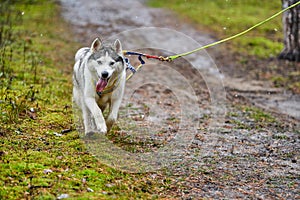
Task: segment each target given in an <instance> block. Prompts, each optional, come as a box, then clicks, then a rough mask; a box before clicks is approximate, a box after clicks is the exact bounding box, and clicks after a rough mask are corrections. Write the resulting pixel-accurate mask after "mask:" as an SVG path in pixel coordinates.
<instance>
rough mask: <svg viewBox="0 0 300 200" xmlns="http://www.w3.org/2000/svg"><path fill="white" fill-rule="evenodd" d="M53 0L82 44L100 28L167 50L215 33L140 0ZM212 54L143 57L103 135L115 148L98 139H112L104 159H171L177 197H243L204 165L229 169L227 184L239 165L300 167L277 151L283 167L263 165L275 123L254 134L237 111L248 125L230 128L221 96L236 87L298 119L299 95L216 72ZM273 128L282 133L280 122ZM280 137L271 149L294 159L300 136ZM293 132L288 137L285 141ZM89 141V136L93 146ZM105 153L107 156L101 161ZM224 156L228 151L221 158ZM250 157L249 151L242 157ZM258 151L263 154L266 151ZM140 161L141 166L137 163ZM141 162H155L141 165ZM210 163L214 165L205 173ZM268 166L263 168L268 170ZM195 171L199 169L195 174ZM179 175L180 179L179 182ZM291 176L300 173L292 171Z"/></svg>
mask: <svg viewBox="0 0 300 200" xmlns="http://www.w3.org/2000/svg"><path fill="white" fill-rule="evenodd" d="M60 2H61V5H62V8H63V9H62V15H63V17H64V18H65V19H66V20H67V21H68V22H70V23H71V24H72V25H73V26H72V27H73V31H74V32H75V35H76V38H75V39H76V40H77V41H79V42H81V43H82V45H83V46H89V45H90V43H91V41H93V39H94V38H95V37H99V36H100V37H101V38H102V39H104V40H107V41H114V40H115V39H116V38H118V39H120V41H121V43H122V46H123V49H126V50H135V51H140V52H144V53H149V54H155V55H164V56H167V55H173V54H177V53H182V52H185V51H189V50H192V49H195V48H197V47H199V46H202V45H205V44H209V43H211V42H213V41H214V38H211V37H210V36H209V35H207V34H204V33H202V32H201V31H199V30H196V29H194V28H193V27H192V26H191V25H188V24H184V23H182V22H180V20H178V19H177V18H176V16H174V15H173V14H172V13H169V12H167V11H165V10H161V9H152V8H148V7H147V6H145V4H144V1H137V0H126V3H120V1H118V0H110V1H95V0H60ZM124 2H125V1H124ZM212 57H213V56H210V55H209V54H208V53H207V52H206V51H201V52H197V53H195V54H192V55H190V56H187V57H184V58H180V59H178V60H176V61H175V62H172V63H164V62H160V61H155V60H147V59H145V61H146V64H145V65H144V67H143V68H142V70H141V71H139V72H137V73H136V75H135V76H134V77H133V78H132V79H131V80H129V81H128V82H127V83H126V91H125V96H124V100H123V103H122V107H121V109H120V112H119V114H120V116H119V121H118V123H117V128H116V131H115V134H116V135H109V140H110V142H111V141H113V143H114V145H116V146H117V147H116V148H114V150H113V151H110V152H109V151H107V150H105V148H104V147H107V148H109V147H110V146H109V145H112V144H111V143H109V145H108V146H107V144H105V142H107V141H106V140H105V142H103V148H104V149H103V150H102V151H101V152H98V153H101V154H102V155H101V159H104V163H106V164H108V165H110V166H114V167H117V168H120V169H123V170H127V171H131V172H140V171H141V170H146V171H147V170H148V171H155V170H156V169H159V168H161V167H168V168H173V170H174V171H175V172H174V173H175V174H177V175H176V176H177V178H178V180H177V178H174V179H175V180H177V181H175V182H176V183H178V184H179V185H184V188H186V189H185V191H188V192H187V193H186V194H184V195H183V196H184V197H196V198H197V197H198V196H199V195H200V194H202V195H201V196H202V197H208V198H220V197H221V196H220V194H221V193H222V194H223V195H225V196H227V197H231V198H243V197H247V194H241V193H240V192H239V189H238V188H236V187H231V186H229V185H227V186H225V187H223V186H222V185H221V183H218V181H215V182H213V181H209V180H211V179H210V178H209V176H210V174H211V173H214V174H215V175H216V176H220V177H221V176H222V177H223V176H224V174H227V175H228V176H230V177H231V176H233V178H232V179H230V180H227V181H229V182H230V184H235V183H236V182H238V181H239V179H241V177H239V176H240V175H241V174H239V173H243V174H244V175H245V176H249V177H250V176H253V177H254V176H256V175H253V174H251V173H253V172H254V171H256V172H257V173H258V174H260V175H261V177H255V181H257V182H258V181H260V180H261V179H267V178H268V177H271V175H269V174H272V176H276V177H275V179H276V178H277V177H279V175H278V174H279V173H277V171H278V170H282V171H281V172H280V173H285V172H288V173H290V174H292V175H291V177H293V176H296V175H297V174H298V175H299V167H297V166H295V163H294V161H292V160H290V161H286V162H285V165H284V166H282V165H281V164H279V163H280V162H281V160H282V159H283V158H282V157H280V156H281V155H279V153H278V154H276V155H275V153H274V155H273V154H272V155H273V157H272V158H271V159H272V160H273V161H274V163H277V164H278V165H280V166H276V167H275V166H274V167H270V166H269V164H268V163H267V161H266V162H264V163H263V164H264V165H261V166H258V165H256V163H257V162H263V161H261V160H260V158H259V157H257V155H259V154H264V152H265V151H267V150H266V148H267V147H266V146H268V145H269V146H270V145H271V146H272V145H275V146H276V145H277V144H278V143H277V140H276V137H274V136H273V135H272V134H270V133H271V132H273V130H272V127H271V130H266V129H261V130H259V131H258V132H259V133H257V132H256V130H254V129H251V126H252V124H253V122H252V121H247V120H248V118H242V119H239V120H241V121H243V120H244V123H245V124H247V126H248V125H249V124H250V125H249V127H250V128H249V129H246V130H238V129H237V130H232V127H233V126H235V125H234V124H231V121H230V120H236V119H230V120H228V119H225V118H226V113H230V112H231V111H232V109H234V108H232V107H231V106H230V104H229V103H228V100H226V95H227V93H229V92H230V94H233V96H234V98H235V97H236V99H239V97H241V96H242V97H243V98H246V99H247V101H250V102H251V103H252V104H254V105H256V106H260V107H262V108H264V109H266V110H269V111H272V112H276V113H279V114H284V115H287V116H288V117H291V118H296V119H300V113H299V109H300V108H299V105H300V104H299V101H300V98H299V97H298V96H292V95H289V94H286V93H285V92H284V91H282V90H278V89H274V88H269V87H265V85H264V84H260V83H257V82H248V81H245V80H243V79H234V78H232V77H229V76H228V75H224V74H222V73H220V71H219V69H218V66H217V65H216V64H215V62H214V60H213V58H212ZM128 58H129V59H130V61H131V64H132V65H134V66H137V65H138V64H139V61H138V59H137V58H135V57H133V56H131V57H130V56H128ZM234 112H238V113H241V116H242V115H243V114H244V113H243V112H242V111H236V110H235V111H234ZM273 129H274V128H273ZM274 130H275V129H274ZM276 132H277V134H281V133H278V131H277V130H276ZM282 134H283V133H282ZM261 135H262V136H261ZM252 136H253V138H251V137H252ZM256 137H259V138H256ZM284 137H286V138H288V139H287V140H286V141H283V142H282V143H280V144H282V145H279V146H278V147H277V146H276V147H274V148H275V149H276V148H282V146H283V145H286V147H287V149H286V151H287V152H290V154H291V155H293V159H295V158H294V157H296V159H298V157H297V156H298V154H297V153H295V152H297V151H298V150H297V149H299V138H298V137H297V135H295V134H292V133H291V134H290V135H289V136H284ZM290 141H294V143H293V144H292V145H291V144H290V143H289V142H290ZM91 143H93V142H91ZM267 143H268V144H267ZM168 144H172V145H173V146H170V145H168ZM132 146H134V147H135V148H132ZM165 147H167V148H165ZM93 148H94V147H93V146H92V145H91V146H90V149H93ZM124 149H125V150H126V152H124V151H123V150H124ZM120 151H121V153H120ZM153 151H158V154H151V152H153ZM170 151H172V152H170ZM291 152H292V153H291ZM93 153H94V154H95V152H93ZM137 154H139V155H142V154H145V155H147V157H146V158H145V157H140V156H136V155H137ZM103 155H104V156H103ZM105 156H106V157H109V158H110V159H109V160H105V159H106V158H104V157H105ZM114 156H115V157H114ZM122 156H123V158H122ZM232 156H233V157H232ZM112 157H114V158H112ZM227 157H230V159H231V160H230V161H227V160H226V158H227ZM248 157H251V159H252V160H251V161H249V160H247V159H246V158H248ZM124 158H126V162H124V163H122V161H120V160H122V159H124ZM158 158H159V159H158ZM264 158H266V159H269V158H267V156H264ZM135 159H136V160H135ZM184 160H185V161H184ZM216 160H217V161H218V162H215V161H216ZM240 161H241V162H240ZM232 162H236V164H234V163H232ZM268 162H269V161H268ZM270 162H271V161H270ZM137 163H138V164H137ZM145 163H146V164H145ZM175 163H176V164H175ZM182 163H184V164H182ZM131 164H132V165H131ZM139 164H141V165H142V166H143V167H144V168H143V169H141V167H140V166H139V167H138V168H137V165H139ZM181 164H182V167H180V165H181ZM125 165H126V166H125ZM148 165H152V167H150V168H148V167H149V166H148ZM170 165H171V166H170ZM274 165H275V164H274ZM209 168H211V169H215V171H214V172H212V171H210V170H209ZM234 170H236V171H234ZM276 170H277V171H276ZM204 171H205V173H204V174H203V172H204ZM208 171H209V172H208ZM266 171H268V175H266V174H265V172H266ZM295 171H296V172H295ZM199 174H202V179H200V178H199ZM233 174H237V175H233ZM274 174H275V175H274ZM277 175H278V176H277ZM179 177H181V178H179ZM183 177H184V178H183ZM262 177H263V178H262ZM242 178H243V177H242ZM273 178H274V177H273ZM183 179H184V180H186V181H184V182H181V181H179V180H183ZM244 179H246V178H245V177H244ZM244 179H243V180H244ZM286 181H287V182H288V181H289V180H286ZM293 181H296V182H299V180H298V179H297V180H293ZM195 182H198V186H197V185H196V186H195V185H193V184H195ZM245 182H246V180H245ZM283 182H284V181H283ZM262 184H264V183H262ZM266 187H267V186H266ZM284 188H285V189H286V187H284ZM194 189H195V190H194ZM244 190H251V191H253V192H254V193H255V192H256V193H259V195H262V196H264V195H267V196H265V197H269V196H268V195H269V194H270V193H271V192H269V191H267V192H266V190H264V189H263V188H261V187H260V186H258V185H257V186H256V185H248V188H247V187H245V188H244ZM270 191H271V190H270ZM171 192H174V195H175V196H180V195H181V194H183V191H180V190H178V191H171ZM203 194H205V195H203ZM292 195H294V194H292ZM183 196H182V195H181V197H183ZM252 197H253V196H252ZM255 197H258V196H254V198H255Z"/></svg>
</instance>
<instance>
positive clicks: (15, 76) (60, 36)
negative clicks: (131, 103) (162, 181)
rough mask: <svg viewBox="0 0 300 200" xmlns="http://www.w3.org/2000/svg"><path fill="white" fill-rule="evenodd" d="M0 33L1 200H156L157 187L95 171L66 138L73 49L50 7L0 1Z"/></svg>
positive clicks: (73, 136) (73, 137) (40, 0)
mask: <svg viewBox="0 0 300 200" xmlns="http://www.w3.org/2000/svg"><path fill="white" fill-rule="evenodd" d="M0 27H1V30H0V138H1V144H0V156H1V162H0V165H1V166H0V168H1V170H0V199H56V198H57V197H58V196H59V195H61V194H68V195H69V196H70V197H71V198H76V199H110V198H116V199H137V198H142V199H147V198H151V197H152V198H155V195H154V194H153V193H155V192H156V189H157V188H158V186H157V184H152V181H151V180H148V178H147V176H145V175H144V176H143V177H141V176H140V175H129V174H126V173H122V172H119V171H116V170H114V169H111V168H109V167H106V166H104V165H102V164H101V163H100V162H99V161H98V160H97V159H96V158H95V157H93V156H92V155H90V154H89V153H87V150H86V149H85V146H84V144H83V141H82V140H80V139H79V135H78V133H77V132H76V131H72V130H74V127H73V122H72V121H73V120H72V103H71V94H72V82H71V80H72V77H71V72H72V63H73V56H74V53H75V51H76V49H77V48H78V47H79V44H76V43H74V42H73V41H72V38H73V37H72V35H71V34H70V33H69V32H68V29H69V28H70V27H68V26H67V24H65V23H64V22H63V21H62V20H61V19H60V18H59V7H58V6H57V5H56V4H55V3H54V1H47V0H25V1H1V4H0Z"/></svg>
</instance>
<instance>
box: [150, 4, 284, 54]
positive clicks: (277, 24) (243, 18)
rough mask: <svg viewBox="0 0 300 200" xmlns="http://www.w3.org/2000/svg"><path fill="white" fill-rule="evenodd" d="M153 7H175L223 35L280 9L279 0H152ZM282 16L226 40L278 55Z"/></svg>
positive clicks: (234, 45) (250, 50) (250, 51)
mask: <svg viewBox="0 0 300 200" xmlns="http://www.w3.org/2000/svg"><path fill="white" fill-rule="evenodd" d="M149 5H151V6H153V7H165V8H168V9H171V10H174V11H175V12H177V13H178V14H179V15H181V16H182V17H184V18H185V19H188V20H191V21H192V22H194V23H195V24H197V25H198V26H202V27H200V28H202V29H204V30H209V31H210V32H214V33H216V35H217V37H218V38H220V39H223V38H226V37H228V36H232V35H234V34H237V33H239V32H242V31H244V30H246V29H247V28H249V27H251V26H253V25H254V24H257V23H258V22H260V21H262V20H264V19H266V18H268V17H270V16H271V15H273V14H274V13H276V12H278V11H279V10H281V1H279V0H276V1H272V3H270V1H268V0H247V1H238V0H214V1H212V0H188V1H182V0H170V1H160V0H150V1H149ZM282 38H283V35H282V22H281V18H280V17H277V18H276V19H274V20H272V21H270V22H268V23H266V24H264V25H263V26H261V27H258V28H257V29H255V30H253V31H251V32H250V33H248V34H247V35H244V36H242V37H240V38H237V39H235V40H232V41H230V42H228V43H227V45H229V44H232V45H229V46H231V47H232V48H233V49H234V50H235V51H237V52H240V53H244V54H246V55H255V56H259V57H260V58H265V57H269V56H276V55H277V54H278V53H280V51H281V50H282V48H283V44H282Z"/></svg>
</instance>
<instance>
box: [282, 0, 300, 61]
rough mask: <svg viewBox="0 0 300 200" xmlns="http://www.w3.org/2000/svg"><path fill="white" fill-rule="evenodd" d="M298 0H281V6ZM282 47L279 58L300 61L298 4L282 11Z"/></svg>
mask: <svg viewBox="0 0 300 200" xmlns="http://www.w3.org/2000/svg"><path fill="white" fill-rule="evenodd" d="M298 1H299V0H282V6H283V8H287V7H288V6H290V5H292V4H294V3H297V2H298ZM282 21H283V32H284V49H283V51H282V52H281V53H280V54H279V56H278V58H279V59H285V60H290V61H297V62H299V61H300V6H299V5H298V6H296V7H294V8H292V9H289V10H288V11H286V12H284V13H283V18H282Z"/></svg>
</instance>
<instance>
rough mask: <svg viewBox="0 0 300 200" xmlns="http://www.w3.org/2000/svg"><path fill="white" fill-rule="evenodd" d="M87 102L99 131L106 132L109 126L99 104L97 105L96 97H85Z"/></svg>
mask: <svg viewBox="0 0 300 200" xmlns="http://www.w3.org/2000/svg"><path fill="white" fill-rule="evenodd" d="M85 104H86V106H87V107H88V109H89V111H90V112H91V114H92V118H93V120H94V121H95V124H96V127H97V131H99V132H100V133H106V132H107V127H106V124H105V120H104V117H103V114H102V111H101V109H100V108H99V106H98V105H97V103H96V101H95V98H92V97H87V98H85Z"/></svg>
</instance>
